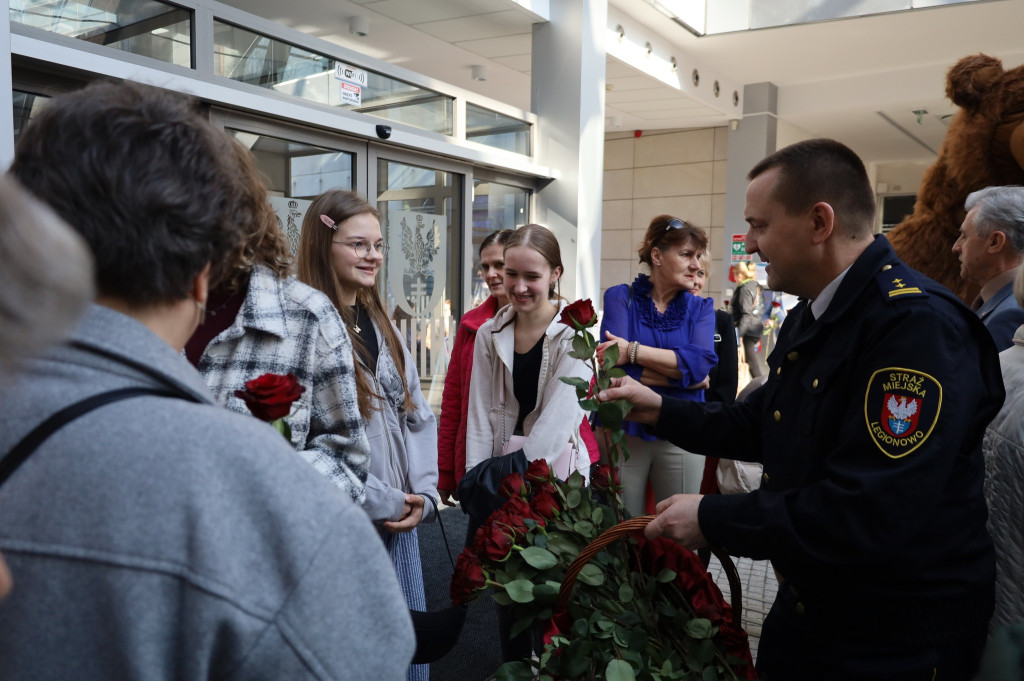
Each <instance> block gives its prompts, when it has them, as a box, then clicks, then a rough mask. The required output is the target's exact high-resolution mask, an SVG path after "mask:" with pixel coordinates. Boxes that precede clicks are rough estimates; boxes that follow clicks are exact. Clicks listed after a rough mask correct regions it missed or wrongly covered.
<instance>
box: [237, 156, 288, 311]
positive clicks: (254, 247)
mask: <svg viewBox="0 0 1024 681" xmlns="http://www.w3.org/2000/svg"><path fill="white" fill-rule="evenodd" d="M231 147H232V151H233V153H234V157H235V159H234V160H235V167H236V170H237V172H238V175H239V178H240V179H241V182H242V187H243V192H244V195H245V199H246V200H245V201H244V205H245V207H246V208H247V210H246V211H244V212H242V213H241V215H240V217H241V218H242V219H243V220H244V224H245V225H246V226H247V228H248V229H247V230H246V239H245V242H244V243H243V244H242V245H241V247H240V248H239V250H238V253H237V254H236V258H235V267H234V268H233V269H232V270H231V271H230V272H228V273H227V275H226V278H225V281H224V284H223V288H226V289H228V290H232V291H238V290H240V289H242V288H243V287H244V286H245V285H246V283H247V282H248V281H249V274H250V273H251V272H252V268H253V267H255V266H256V265H264V266H266V267H269V268H270V269H271V270H273V272H274V274H276V275H277V276H278V277H280V278H282V279H283V278H285V277H287V276H288V275H290V274H291V273H292V254H291V251H290V250H289V248H288V238H287V236H286V235H285V233H284V230H282V229H281V222H280V221H279V219H278V217H277V213H276V212H275V211H274V207H273V206H272V205H270V195H269V193H268V191H267V177H266V175H264V174H263V171H261V170H260V168H259V165H257V162H256V157H255V156H253V155H252V152H250V151H249V150H248V149H246V148H245V147H244V146H242V144H241V143H240V142H238V140H232V145H231Z"/></svg>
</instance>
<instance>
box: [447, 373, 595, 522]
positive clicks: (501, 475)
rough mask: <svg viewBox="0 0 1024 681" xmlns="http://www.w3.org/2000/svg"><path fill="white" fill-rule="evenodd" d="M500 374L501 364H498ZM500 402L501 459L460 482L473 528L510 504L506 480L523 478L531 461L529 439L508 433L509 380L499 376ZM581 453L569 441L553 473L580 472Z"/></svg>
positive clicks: (462, 501)
mask: <svg viewBox="0 0 1024 681" xmlns="http://www.w3.org/2000/svg"><path fill="white" fill-rule="evenodd" d="M496 366H497V367H498V368H499V371H500V362H498V363H496ZM497 381H498V401H499V403H500V406H501V442H502V445H501V456H492V457H489V458H487V459H484V460H483V461H481V462H480V463H478V464H477V465H475V466H473V467H472V468H471V469H469V470H468V471H466V474H465V475H464V476H462V480H460V481H459V485H458V494H459V505H460V506H461V507H462V510H463V512H465V513H466V514H468V515H469V517H470V520H471V521H472V523H471V526H479V525H483V524H484V522H486V520H487V518H489V517H490V515H491V514H492V513H494V512H495V511H497V510H498V509H499V508H501V507H502V506H503V505H504V504H505V502H506V501H508V500H507V499H506V498H505V497H503V496H502V495H501V494H500V492H499V490H500V489H501V483H502V481H503V480H504V479H505V478H506V477H508V476H509V475H511V474H512V473H519V474H520V475H522V474H523V473H525V472H526V467H527V465H528V462H527V460H526V453H525V452H524V451H523V445H525V444H526V436H524V435H512V436H511V437H509V436H508V435H507V434H506V430H505V428H506V426H505V420H506V419H505V380H504V377H503V376H500V375H499V376H498V377H497ZM578 462H579V453H578V451H577V449H576V447H575V445H574V444H572V443H569V442H567V443H566V444H565V449H564V450H562V454H561V455H560V456H559V457H558V460H557V461H556V462H555V465H554V466H552V470H553V471H554V473H555V474H556V475H558V477H560V478H562V479H563V480H564V479H566V478H568V477H569V475H570V474H571V473H572V471H574V470H576V466H577V464H578Z"/></svg>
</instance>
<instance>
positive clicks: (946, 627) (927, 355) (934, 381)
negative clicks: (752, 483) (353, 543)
mask: <svg viewBox="0 0 1024 681" xmlns="http://www.w3.org/2000/svg"><path fill="white" fill-rule="evenodd" d="M806 305H807V303H806V302H804V303H801V304H800V305H798V306H797V308H798V309H796V314H792V315H790V316H789V317H788V318H787V319H786V322H785V324H784V325H783V328H782V333H781V337H780V339H779V343H778V345H777V346H776V348H775V351H774V352H773V353H772V355H771V356H770V357H769V358H768V364H769V367H770V373H769V377H768V382H767V383H766V384H765V386H764V387H763V388H761V389H760V390H758V391H756V392H755V393H754V394H753V395H752V396H751V397H750V399H749V400H748V401H747V402H745V403H736V404H734V405H732V406H725V405H718V404H709V405H707V406H706V407H703V408H702V406H701V405H694V404H689V403H683V402H679V401H675V400H671V399H669V398H666V400H665V405H664V406H663V408H662V410H661V416H660V419H659V422H658V424H657V426H656V431H657V432H658V433H659V434H662V435H664V436H666V437H668V439H670V440H672V441H673V442H675V443H677V444H679V445H681V446H685V447H686V448H687V449H689V450H690V451H695V452H698V453H701V454H711V455H723V456H732V457H735V458H741V459H744V460H750V461H761V462H763V464H764V476H763V479H762V484H761V488H760V489H758V490H756V491H754V492H751V493H749V494H741V495H730V496H707V497H705V498H704V499H703V500H702V501H701V504H700V510H699V521H700V526H701V529H702V531H703V533H704V535H705V537H706V538H707V539H708V541H709V542H711V543H712V544H717V545H720V546H723V547H725V548H726V549H727V550H728V551H729V552H731V553H734V554H737V555H741V556H749V557H752V558H756V559H765V558H768V559H771V560H772V562H773V564H774V565H775V567H776V569H777V570H778V571H779V572H780V573H782V574H783V575H784V576H785V578H786V579H787V581H788V583H789V585H790V586H792V587H793V588H794V589H795V590H796V591H797V592H798V593H799V596H800V599H801V601H802V603H803V605H804V606H805V608H806V613H807V615H808V616H809V617H810V616H813V617H817V618H818V620H819V621H820V622H821V625H822V626H824V627H829V628H831V629H832V630H834V631H836V632H837V633H838V634H839V635H844V636H850V637H856V638H860V639H868V640H874V641H878V640H881V641H887V642H889V643H892V644H906V645H923V646H935V645H942V644H944V643H946V642H951V641H956V640H962V639H963V638H965V637H969V636H972V635H978V634H979V633H980V634H982V635H983V633H984V631H985V627H986V623H987V621H988V619H989V617H990V615H991V613H992V603H993V581H994V573H995V565H994V553H993V548H992V541H991V539H990V538H989V535H988V533H987V532H986V530H985V518H986V509H985V501H984V497H983V493H982V483H983V476H984V468H983V460H982V456H981V439H982V435H983V434H984V431H985V426H986V425H987V424H988V422H989V421H990V420H991V419H992V417H993V416H994V415H995V414H996V413H997V412H998V411H999V407H1000V405H1001V404H1002V402H1003V397H1004V393H1003V388H1002V380H1001V376H1000V371H999V362H998V356H997V354H996V352H995V347H994V345H993V343H992V339H991V337H990V336H989V334H988V332H987V331H986V330H985V328H984V326H983V325H982V324H981V323H980V322H979V321H978V319H977V317H976V316H975V315H974V314H973V313H972V312H971V311H970V310H969V309H968V308H967V307H965V306H964V305H963V304H961V303H960V301H959V300H957V299H956V298H955V297H954V296H953V295H952V294H951V293H950V292H949V291H947V290H946V289H944V288H942V287H941V286H939V285H938V284H936V283H934V282H932V281H931V280H929V279H926V278H925V277H924V276H923V275H921V274H919V273H917V272H914V271H913V270H911V269H909V268H908V267H906V266H905V265H904V264H903V263H901V262H900V261H899V259H898V258H897V257H896V255H895V253H893V251H892V249H891V248H890V246H889V243H888V241H886V240H885V238H882V237H879V238H877V239H876V240H875V242H874V243H873V244H871V245H870V246H869V247H868V248H867V249H866V250H865V251H864V253H863V254H861V256H860V257H859V258H858V259H857V261H856V262H855V263H854V264H853V265H852V267H851V268H850V270H849V271H848V272H847V274H846V277H845V279H844V280H843V281H842V284H841V285H840V287H839V289H838V291H837V292H836V296H835V298H834V299H833V300H832V302H831V304H830V306H829V307H828V309H827V310H826V312H825V313H824V314H823V315H822V317H821V319H819V320H817V321H816V322H814V323H813V324H811V325H810V326H808V327H807V328H805V329H802V330H799V331H798V330H797V329H796V326H797V324H798V320H800V318H801V313H802V311H803V307H804V306H806Z"/></svg>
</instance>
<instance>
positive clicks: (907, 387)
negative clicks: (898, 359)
mask: <svg viewBox="0 0 1024 681" xmlns="http://www.w3.org/2000/svg"><path fill="white" fill-rule="evenodd" d="M941 409H942V385H941V384H940V383H939V382H938V381H937V380H935V378H934V377H932V376H929V375H928V374H926V373H922V372H920V371H914V370H913V369H903V368H901V367H887V368H885V369H879V370H878V371H876V372H875V373H873V374H871V378H870V380H868V386H867V390H866V391H865V393H864V420H865V422H866V425H867V429H868V435H869V436H870V437H871V441H872V442H874V443H875V445H876V446H877V447H878V448H879V449H880V450H882V453H883V454H885V455H886V456H888V457H889V458H891V459H900V458H903V457H904V456H906V455H907V454H910V453H911V452H912V451H914V450H915V449H917V448H918V447H920V446H921V445H922V444H924V442H925V440H927V439H928V436H929V435H931V434H932V430H934V429H935V423H936V422H937V421H938V418H939V412H940V411H941Z"/></svg>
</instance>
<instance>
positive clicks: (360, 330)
mask: <svg viewBox="0 0 1024 681" xmlns="http://www.w3.org/2000/svg"><path fill="white" fill-rule="evenodd" d="M352 330H353V331H355V332H356V333H362V332H363V330H362V329H360V328H359V325H358V324H353V325H352Z"/></svg>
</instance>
